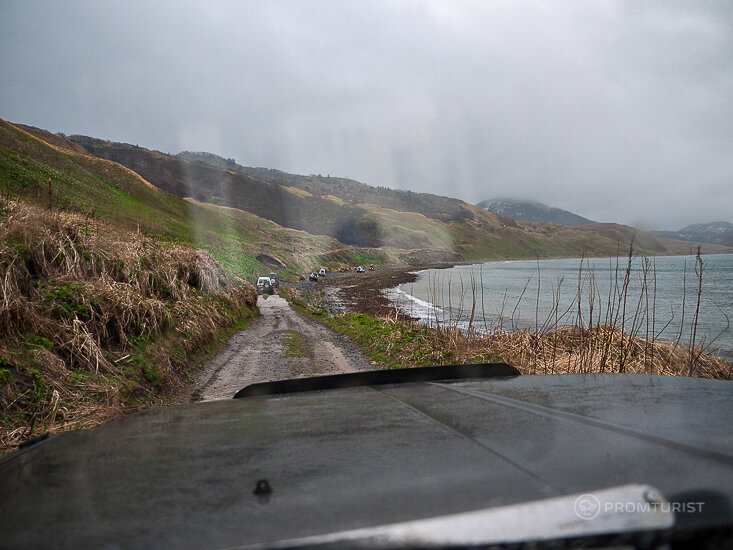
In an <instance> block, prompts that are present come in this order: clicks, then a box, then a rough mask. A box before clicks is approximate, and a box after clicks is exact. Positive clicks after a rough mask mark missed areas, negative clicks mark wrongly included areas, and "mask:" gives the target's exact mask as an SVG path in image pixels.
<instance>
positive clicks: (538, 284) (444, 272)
mask: <svg viewBox="0 0 733 550" xmlns="http://www.w3.org/2000/svg"><path fill="white" fill-rule="evenodd" d="M627 267H628V258H626V257H619V258H590V259H589V258H583V259H580V258H575V259H551V260H539V261H537V260H517V261H493V262H486V263H482V264H473V265H459V266H455V267H452V268H448V269H439V270H434V269H430V270H425V271H420V272H418V277H417V281H415V282H414V283H406V284H403V285H400V286H399V287H397V288H394V289H391V290H389V291H387V294H388V296H389V298H390V299H391V300H392V301H394V302H395V303H396V304H398V306H399V307H400V308H401V309H402V310H403V311H404V312H405V313H407V314H410V315H412V316H413V317H416V318H419V319H421V320H423V321H424V322H427V323H430V324H433V325H434V324H436V323H439V324H443V325H445V324H451V325H453V324H456V323H457V324H458V325H459V326H460V327H461V328H463V329H467V328H468V326H469V323H470V319H471V310H472V309H473V310H474V317H473V323H471V326H472V328H473V329H475V330H479V331H492V330H511V329H514V328H530V329H532V330H537V331H547V330H552V329H554V327H555V326H562V325H575V324H582V325H586V326H587V325H595V324H597V323H599V322H600V323H604V324H610V322H612V321H615V324H616V325H617V326H619V327H620V326H621V325H622V323H623V325H624V329H625V330H626V331H627V332H632V331H633V332H634V334H636V335H637V336H641V337H654V338H656V339H660V340H668V341H674V340H678V339H679V341H680V342H681V343H683V344H685V345H687V344H689V342H690V341H691V340H692V338H693V335H694V339H695V342H696V343H697V344H699V345H702V346H706V347H707V348H708V349H709V350H710V351H712V352H714V353H716V354H718V355H721V356H723V357H726V358H727V359H728V360H731V359H733V330H731V328H730V320H731V319H732V318H733V254H718V255H703V256H702V271H701V276H700V275H699V272H700V266H699V265H698V262H697V261H696V258H695V256H663V257H649V258H641V257H635V258H633V259H632V261H631V266H630V269H628V275H627ZM700 282H701V284H702V286H701V292H700V294H699V308H698V290H699V283H700ZM474 303H475V306H474ZM578 304H580V307H578ZM696 311H697V315H696ZM696 318H697V322H696V323H695V319H696ZM695 325H696V328H695Z"/></svg>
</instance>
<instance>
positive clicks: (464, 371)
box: [234, 363, 521, 399]
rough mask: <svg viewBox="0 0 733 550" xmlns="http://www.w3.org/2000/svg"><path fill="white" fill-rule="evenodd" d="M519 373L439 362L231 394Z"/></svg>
mask: <svg viewBox="0 0 733 550" xmlns="http://www.w3.org/2000/svg"><path fill="white" fill-rule="evenodd" d="M520 374H521V373H520V372H519V371H518V370H517V369H516V368H515V367H513V366H511V365H509V364H507V363H477V364H472V365H441V366H437V367H419V368H408V369H389V370H374V371H365V372H351V373H347V374H333V375H328V376H314V377H312V378H293V379H289V380H278V381H275V382H259V383H257V384H250V385H249V386H246V387H244V388H242V389H241V390H239V391H238V392H237V393H235V394H234V399H240V398H243V397H254V396H263V395H275V394H279V393H297V392H308V391H317V390H332V389H337V388H354V387H357V386H378V385H384V384H403V383H407V382H432V381H435V380H459V379H465V378H506V377H515V376H519V375H520Z"/></svg>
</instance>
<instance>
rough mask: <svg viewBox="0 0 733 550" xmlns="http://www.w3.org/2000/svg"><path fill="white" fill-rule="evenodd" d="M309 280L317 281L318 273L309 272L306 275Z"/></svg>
mask: <svg viewBox="0 0 733 550" xmlns="http://www.w3.org/2000/svg"><path fill="white" fill-rule="evenodd" d="M308 280H309V281H317V280H318V273H316V272H315V271H313V272H311V274H310V276H309V277H308Z"/></svg>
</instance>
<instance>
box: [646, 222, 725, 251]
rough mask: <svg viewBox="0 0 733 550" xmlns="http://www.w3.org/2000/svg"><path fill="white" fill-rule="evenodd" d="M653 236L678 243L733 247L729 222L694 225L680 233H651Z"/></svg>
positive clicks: (686, 227)
mask: <svg viewBox="0 0 733 550" xmlns="http://www.w3.org/2000/svg"><path fill="white" fill-rule="evenodd" d="M649 233H651V234H652V235H656V236H657V237H662V238H665V239H677V240H678V241H691V242H698V243H710V244H722V245H724V246H733V224H731V223H728V222H710V223H694V224H691V225H686V226H685V227H683V228H682V229H680V230H679V231H649Z"/></svg>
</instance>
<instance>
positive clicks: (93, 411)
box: [0, 202, 256, 452]
mask: <svg viewBox="0 0 733 550" xmlns="http://www.w3.org/2000/svg"><path fill="white" fill-rule="evenodd" d="M0 215H1V217H0V409H1V410H2V420H1V424H0V452H1V451H3V450H7V449H8V448H9V447H10V446H11V445H13V444H16V443H17V442H19V441H22V440H23V439H26V438H28V437H30V436H32V435H37V434H38V433H41V432H54V431H58V430H62V429H68V428H76V427H86V426H91V425H94V424H97V423H100V422H102V421H104V420H106V419H109V418H111V417H114V416H117V415H119V414H121V413H123V412H125V411H129V410H134V409H135V408H139V407H142V406H147V405H149V404H154V403H162V402H166V401H169V400H171V399H172V398H173V397H174V396H175V393H176V390H177V389H180V388H182V387H184V386H185V385H186V384H188V383H190V380H191V379H192V376H193V373H194V372H195V366H194V363H193V362H192V361H191V358H192V354H195V353H197V352H199V351H201V350H202V349H205V348H206V347H208V346H211V345H212V344H214V343H216V342H217V340H218V336H219V333H220V332H221V330H222V329H223V328H224V327H226V326H230V325H232V324H234V323H236V322H237V321H239V320H240V319H242V318H243V317H246V316H248V315H251V314H252V312H253V311H254V303H255V298H256V294H255V291H254V288H253V287H252V285H250V284H248V283H245V282H243V281H235V280H234V279H232V278H231V277H229V276H227V275H226V274H225V273H224V272H223V271H222V269H221V266H220V265H219V264H218V263H217V262H216V261H215V260H214V259H213V258H212V257H211V256H210V255H209V254H208V253H207V252H204V251H201V250H195V249H193V248H189V247H186V246H181V245H172V244H170V243H166V242H161V241H156V240H154V239H152V238H150V237H148V236H145V235H144V234H141V233H133V232H128V231H125V230H121V229H120V228H119V227H117V226H113V225H110V224H107V223H103V222H100V221H98V220H94V219H89V218H87V217H84V216H82V215H78V214H70V213H63V212H58V211H51V210H45V209H43V208H40V207H37V206H32V205H28V204H23V203H14V202H10V203H8V204H6V205H5V209H4V210H3V212H2V213H0Z"/></svg>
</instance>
